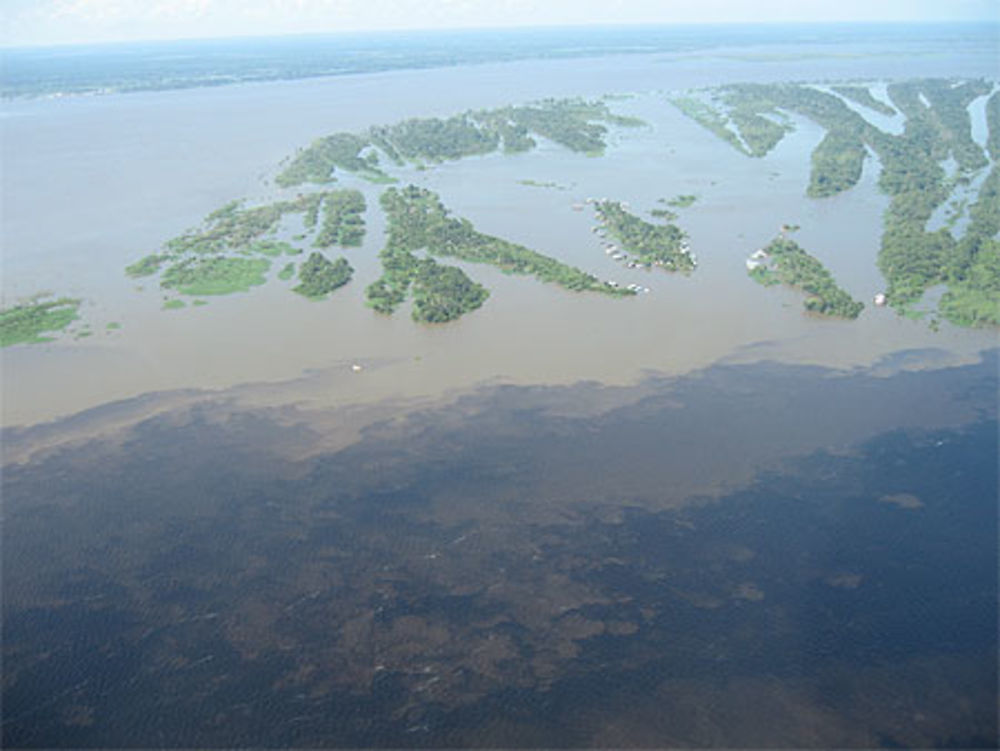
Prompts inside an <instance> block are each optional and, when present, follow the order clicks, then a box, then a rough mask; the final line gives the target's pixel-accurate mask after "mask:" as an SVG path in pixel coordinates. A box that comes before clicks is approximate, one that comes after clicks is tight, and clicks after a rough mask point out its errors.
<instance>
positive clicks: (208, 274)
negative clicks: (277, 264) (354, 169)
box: [125, 190, 365, 309]
mask: <svg viewBox="0 0 1000 751" xmlns="http://www.w3.org/2000/svg"><path fill="white" fill-rule="evenodd" d="M364 210H365V200H364V196H363V195H362V194H361V193H360V192H359V191H357V190H330V191H324V192H317V193H309V194H305V195H299V196H297V197H296V198H294V199H292V200H286V201H277V202H274V203H270V204H265V205H263V206H254V207H249V208H248V207H244V206H243V205H242V204H241V202H239V201H232V202H230V203H228V204H226V205H225V206H223V207H222V208H220V209H218V210H216V211H213V212H212V213H211V214H209V215H208V216H207V217H206V218H205V221H204V222H203V224H202V226H201V227H198V228H196V229H192V230H190V231H188V232H185V233H184V234H182V235H180V236H178V237H174V238H172V239H170V240H168V241H167V242H166V243H165V244H164V246H163V248H162V249H161V251H160V252H158V253H153V254H150V255H147V256H146V257H144V258H141V259H139V260H138V261H136V262H135V263H133V264H130V265H129V266H127V267H126V268H125V273H126V274H127V275H128V276H130V277H134V278H138V277H148V276H154V275H159V282H160V286H161V287H162V288H163V289H166V290H172V291H174V292H176V293H178V294H182V295H189V296H205V295H227V294H231V293H234V292H246V291H249V290H250V289H251V288H253V287H256V286H259V285H262V284H264V283H265V282H266V281H267V278H268V272H269V271H270V269H271V259H275V258H278V257H280V256H296V255H300V254H301V253H302V249H301V248H299V247H296V246H295V245H292V244H291V243H288V242H285V241H283V240H279V239H277V238H276V234H277V232H278V230H279V229H280V228H281V226H282V224H283V222H284V221H285V219H286V217H288V216H292V215H294V216H300V217H301V221H302V225H303V227H304V228H305V229H306V232H305V233H304V234H301V235H297V237H301V238H302V239H307V238H308V237H309V235H310V233H315V239H314V244H315V245H317V246H319V247H328V246H329V245H332V244H334V243H337V244H340V245H344V246H351V245H359V244H360V243H361V241H362V239H363V238H364V232H365V225H364V220H363V218H362V216H361V215H362V213H363V212H364ZM321 211H322V216H323V221H322V226H321V227H319V229H318V231H317V226H318V225H319V224H320V221H319V217H320V212H321ZM310 268H311V267H310ZM289 269H290V270H289ZM294 275H295V267H294V265H293V264H286V265H285V266H284V267H283V268H282V270H281V271H280V272H279V273H278V278H279V279H282V280H287V279H290V278H292V277H293V276H294ZM301 281H303V282H304V281H305V280H301ZM310 289H311V288H310ZM305 294H307V295H308V296H313V293H312V292H307V293H305ZM318 294H320V295H322V294H326V293H318ZM164 307H165V308H167V309H175V308H179V307H181V306H180V305H177V304H176V303H174V302H173V301H170V303H169V304H168V305H166V306H164Z"/></svg>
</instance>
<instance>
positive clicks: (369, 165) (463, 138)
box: [275, 99, 643, 187]
mask: <svg viewBox="0 0 1000 751" xmlns="http://www.w3.org/2000/svg"><path fill="white" fill-rule="evenodd" d="M607 125H616V126H620V127H636V126H640V125H643V122H642V121H641V120H637V119H636V118H630V117H622V116H619V115H615V114H613V113H612V112H611V111H610V110H609V109H608V106H607V104H605V103H604V102H601V101H597V102H591V101H585V100H582V99H546V100H544V101H542V102H538V103H534V104H528V105H521V106H513V107H502V108H499V109H493V110H478V111H468V112H463V113H461V114H459V115H454V116H452V117H448V118H410V119H408V120H403V121H402V122H399V123H395V124H393V125H383V126H375V127H372V128H369V129H368V130H367V131H365V132H363V133H334V134H333V135H329V136H324V137H323V138H319V139H317V140H316V141H314V142H313V143H312V144H310V145H309V146H307V147H306V148H303V149H300V150H299V151H298V152H297V153H296V154H295V156H294V157H293V158H292V160H291V161H290V162H289V164H288V165H287V166H286V167H285V169H283V170H282V171H281V172H280V173H279V174H278V176H277V177H276V178H275V180H276V182H277V184H278V185H279V186H281V187H290V186H293V185H301V184H303V183H307V182H311V183H329V182H332V181H333V180H334V179H335V177H334V174H335V172H336V171H337V170H342V171H344V172H348V173H353V174H356V175H358V176H359V177H361V178H363V179H366V180H369V181H371V182H376V183H388V182H395V178H393V177H391V176H390V175H389V174H388V173H386V172H385V171H384V170H383V169H382V167H381V166H380V165H381V158H382V157H383V156H384V157H385V158H386V159H388V160H389V161H390V162H392V163H393V164H395V165H397V166H403V165H405V164H406V163H407V162H409V163H412V164H416V165H418V166H422V165H424V164H425V163H431V164H435V163H439V162H444V161H449V160H456V159H462V158H464V157H469V156H481V155H485V154H491V153H493V152H495V151H497V150H500V149H502V150H503V151H504V152H505V153H520V152H525V151H530V150H531V149H533V148H535V147H536V146H537V145H538V142H537V140H536V138H535V137H536V136H537V137H542V138H547V139H549V140H551V141H554V142H555V143H558V144H561V145H562V146H564V147H566V148H568V149H570V150H572V151H576V152H580V153H584V154H589V155H593V156H597V155H600V154H602V153H603V152H604V148H605V141H604V137H605V135H606V134H607V130H608V129H607Z"/></svg>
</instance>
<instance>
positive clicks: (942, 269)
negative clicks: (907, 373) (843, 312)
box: [674, 79, 1000, 326]
mask: <svg viewBox="0 0 1000 751" xmlns="http://www.w3.org/2000/svg"><path fill="white" fill-rule="evenodd" d="M993 88H994V87H993V84H992V83H990V82H987V81H983V80H958V81H956V80H944V79H919V80H913V81H902V82H895V83H891V84H889V86H888V87H887V93H888V96H889V99H890V100H891V101H892V104H893V105H894V107H895V110H896V111H898V112H900V113H902V114H903V116H904V117H905V118H906V120H905V124H904V128H903V132H902V133H901V134H898V135H894V134H889V133H886V132H884V131H882V130H880V129H878V128H876V127H875V126H874V125H872V124H871V123H869V122H868V121H867V120H865V119H864V118H863V117H862V116H861V115H859V114H858V113H857V112H855V111H854V110H852V109H851V108H850V107H848V106H847V105H846V104H845V103H844V101H843V100H842V99H841V98H839V97H838V96H836V95H835V94H831V93H827V92H824V91H820V90H818V89H816V88H813V87H811V86H806V85H801V84H737V85H732V86H725V87H721V88H719V89H716V90H713V92H712V93H711V99H710V101H711V104H708V103H707V102H706V99H705V97H704V96H702V98H701V99H697V100H695V101H697V102H698V107H699V108H695V109H694V110H692V109H691V108H690V107H688V108H687V109H685V107H684V106H682V104H678V100H674V103H675V104H677V105H678V106H679V107H680V108H681V109H682V111H685V112H686V113H687V114H689V115H690V116H691V117H693V118H694V119H695V120H697V121H698V122H700V123H702V124H703V125H705V127H707V128H708V129H709V130H711V131H712V132H714V133H716V134H717V135H719V136H720V137H721V138H723V139H724V140H726V141H727V142H729V143H732V144H733V145H734V146H736V147H737V148H739V149H740V150H741V151H743V152H744V153H747V150H746V149H744V148H742V147H741V146H740V145H739V144H740V143H741V138H742V140H743V141H748V134H747V133H745V132H743V130H742V128H743V125H744V124H745V122H746V118H745V117H742V118H741V117H736V116H735V115H733V114H732V113H735V112H741V113H742V114H743V116H745V115H746V114H747V113H748V112H755V113H758V114H768V113H774V112H775V111H782V110H783V111H786V112H793V113H797V114H799V115H803V116H805V117H807V118H809V119H811V120H812V121H814V122H815V123H817V124H818V125H820V126H821V127H823V128H824V129H825V130H826V135H825V136H824V138H823V140H822V141H821V142H820V144H819V146H817V148H816V149H815V150H814V152H813V155H812V160H811V161H812V170H811V175H810V181H809V186H808V188H807V194H808V195H810V196H811V197H814V198H825V197H827V196H832V195H835V194H837V193H840V192H843V191H845V190H848V189H850V188H852V187H853V186H854V185H855V184H857V182H858V180H859V179H860V176H861V172H862V164H863V161H864V159H865V156H866V154H867V153H868V150H870V151H871V152H872V153H874V154H875V156H876V157H877V158H878V160H879V162H880V163H881V166H882V171H881V174H880V175H879V183H878V184H879V188H880V189H881V190H882V191H883V192H885V193H886V194H887V195H888V196H889V197H890V203H889V207H888V209H887V210H886V212H885V217H884V229H883V235H882V241H881V248H880V250H879V254H878V261H877V262H878V267H879V270H880V271H881V272H882V274H883V275H884V276H885V278H886V281H887V282H888V289H887V291H886V294H887V299H888V302H889V304H890V305H892V306H893V307H894V308H895V309H896V310H897V311H898V312H900V313H904V314H905V313H907V312H908V311H909V310H910V309H911V306H912V305H914V304H916V303H918V302H919V301H920V300H921V298H922V297H923V295H924V293H925V292H926V291H927V290H928V289H930V288H931V287H935V286H938V285H944V286H945V287H946V292H945V294H944V295H943V296H942V299H941V303H940V305H939V312H940V314H941V315H942V316H943V317H945V318H946V319H948V320H949V321H951V322H952V323H955V324H957V325H964V326H975V325H997V324H998V319H1000V302H998V299H997V292H996V290H997V288H998V287H1000V273H998V267H997V264H996V263H995V260H994V259H995V240H996V234H997V229H998V225H1000V220H998V217H1000V206H998V198H997V191H996V182H997V178H996V177H994V175H993V173H991V174H990V175H989V176H987V178H986V179H985V180H984V181H983V183H982V185H981V186H980V190H979V196H978V199H977V201H976V203H975V204H973V206H972V207H971V208H970V212H969V213H970V222H969V225H968V227H967V228H966V230H965V234H964V235H963V236H962V237H961V238H957V239H956V238H955V237H954V236H953V235H952V234H951V231H950V230H951V227H947V226H946V227H942V228H940V229H938V230H935V231H928V230H927V224H928V221H929V220H930V218H931V216H932V214H933V213H934V212H935V210H936V209H937V208H938V207H940V206H942V205H943V204H945V202H946V201H947V200H948V199H949V197H950V196H951V194H952V191H953V190H954V188H955V186H956V185H968V184H970V182H971V180H972V179H973V177H974V176H975V175H976V174H977V173H979V172H980V170H982V169H984V168H986V167H987V166H988V165H989V160H988V159H987V157H986V154H984V153H983V149H982V148H981V147H980V146H979V145H978V144H977V143H976V142H975V141H974V140H973V139H972V131H971V120H970V117H969V105H970V104H971V103H972V102H973V101H975V100H976V99H978V98H980V97H984V96H988V95H989V96H990V98H989V99H988V100H987V106H986V114H987V126H988V138H987V147H988V149H990V154H991V156H994V158H995V150H996V144H997V143H998V140H1000V133H998V131H1000V103H998V102H997V100H996V96H997V93H996V92H994V91H993ZM862 89H863V90H864V91H868V90H867V89H866V88H864V87H853V88H852V90H851V94H850V98H852V99H853V100H855V101H857V99H858V98H859V97H860V98H864V95H863V94H861V93H860V92H859V90H862ZM833 90H834V91H836V89H833ZM838 93H840V92H838ZM869 95H870V92H869ZM845 96H847V95H846V94H845ZM876 101H877V100H876ZM727 113H729V114H728V115H727ZM729 123H732V124H733V125H734V126H735V128H736V130H735V131H734V130H733V129H731V128H730V127H729ZM765 153H766V152H765ZM949 158H950V159H953V160H954V163H955V165H956V166H957V171H956V172H955V174H954V175H952V176H948V175H947V173H946V171H945V168H944V166H943V163H944V162H945V161H946V160H948V159H949ZM994 171H995V167H994ZM952 224H954V223H952Z"/></svg>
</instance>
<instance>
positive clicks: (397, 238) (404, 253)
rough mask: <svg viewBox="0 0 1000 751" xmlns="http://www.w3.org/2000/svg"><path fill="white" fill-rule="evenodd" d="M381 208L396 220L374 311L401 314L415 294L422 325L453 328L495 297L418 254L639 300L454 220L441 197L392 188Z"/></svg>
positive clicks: (373, 297) (374, 288)
mask: <svg viewBox="0 0 1000 751" xmlns="http://www.w3.org/2000/svg"><path fill="white" fill-rule="evenodd" d="M381 205H382V209H383V210H384V211H385V214H386V217H387V221H388V232H387V235H388V237H387V242H386V246H385V248H383V249H382V251H381V252H380V253H379V257H380V258H381V260H382V267H383V273H382V276H381V277H380V278H379V279H377V280H376V281H375V282H373V283H372V284H371V285H369V287H368V289H367V290H366V297H367V300H368V304H369V305H370V306H371V307H372V308H374V309H375V310H377V311H379V312H381V313H392V312H393V311H395V310H396V308H397V307H399V305H400V304H402V303H403V302H404V301H405V300H406V298H407V296H408V294H409V292H410V290H411V287H412V289H413V292H414V308H413V317H414V319H415V320H417V321H423V322H428V323H439V322H443V321H450V320H453V319H455V318H458V317H459V316H461V315H463V314H464V313H467V312H469V311H471V310H474V309H476V308H478V307H479V306H480V305H482V304H483V302H485V301H486V297H487V295H488V292H487V290H486V289H485V288H483V287H482V286H481V285H478V284H476V283H475V282H473V281H472V280H471V279H469V278H468V276H467V275H466V274H465V272H463V271H462V270H461V269H459V268H457V267H447V266H442V265H441V264H440V263H438V262H437V261H436V260H434V259H433V258H420V257H418V256H417V255H415V254H416V253H417V252H419V251H421V250H422V251H425V252H426V253H427V254H429V255H431V256H443V257H450V258H456V259H459V260H462V261H469V262H473V263H485V264H489V265H492V266H495V267H497V268H499V269H500V270H502V271H504V272H505V273H508V274H523V275H528V276H534V277H535V278H536V279H538V280H539V281H543V282H552V283H555V284H558V285H560V286H562V287H565V288H567V289H571V290H575V291H592V292H600V293H602V294H608V295H614V296H623V295H632V294H634V293H633V292H632V291H630V290H622V289H618V288H614V287H611V286H609V285H608V284H607V283H605V282H602V281H600V280H599V279H598V278H597V277H595V276H593V275H592V274H587V273H586V272H584V271H581V270H580V269H577V268H574V267H573V266H568V265H567V264H564V263H562V262H560V261H557V260H556V259H554V258H551V257H549V256H545V255H542V254H541V253H536V252H535V251H533V250H529V249H528V248H525V247H523V246H521V245H516V244H514V243H511V242H508V241H506V240H502V239H500V238H497V237H493V236H491V235H486V234H483V233H481V232H478V231H476V229H475V227H473V225H472V223H471V222H469V221H468V220H466V219H457V218H455V217H452V216H450V215H449V212H448V210H447V209H446V208H445V207H444V205H443V204H442V203H441V201H440V199H439V198H438V196H437V194H435V193H433V192H431V191H429V190H426V189H424V188H419V187H416V186H414V185H410V186H407V187H406V188H403V189H401V190H400V189H396V188H390V189H388V190H386V191H385V193H383V194H382V197H381Z"/></svg>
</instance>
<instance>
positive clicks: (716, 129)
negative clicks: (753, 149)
mask: <svg viewBox="0 0 1000 751" xmlns="http://www.w3.org/2000/svg"><path fill="white" fill-rule="evenodd" d="M670 103H671V104H673V105H674V106H675V107H676V108H677V109H679V110H680V111H681V112H683V113H684V114H685V115H687V116H688V117H690V118H691V119H692V120H694V121H695V122H696V123H698V124H699V125H700V126H702V127H703V128H705V130H708V131H710V132H712V133H714V134H715V135H717V136H718V137H719V138H721V139H722V140H723V141H726V142H727V143H729V144H730V145H732V146H733V147H734V148H736V149H738V150H739V151H742V152H743V153H744V154H747V153H749V152H748V151H747V148H746V147H745V146H744V145H743V142H742V141H740V139H739V137H738V136H737V135H736V133H734V132H733V131H732V130H731V129H730V128H729V125H728V123H729V118H727V117H725V116H724V115H723V114H722V113H721V112H720V111H719V110H718V109H717V108H715V107H713V106H712V105H711V104H709V103H707V102H705V101H703V100H701V99H696V98H695V97H692V96H681V97H673V98H672V99H671V100H670Z"/></svg>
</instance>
